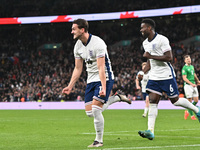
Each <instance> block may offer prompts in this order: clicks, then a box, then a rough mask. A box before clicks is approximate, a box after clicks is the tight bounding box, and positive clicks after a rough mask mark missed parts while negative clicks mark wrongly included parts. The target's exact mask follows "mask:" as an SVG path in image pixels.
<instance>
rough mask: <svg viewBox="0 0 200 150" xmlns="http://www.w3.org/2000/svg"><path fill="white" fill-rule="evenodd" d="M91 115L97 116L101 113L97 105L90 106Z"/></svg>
mask: <svg viewBox="0 0 200 150" xmlns="http://www.w3.org/2000/svg"><path fill="white" fill-rule="evenodd" d="M92 113H93V115H94V116H96V115H99V114H100V113H102V108H101V107H99V106H97V105H92Z"/></svg>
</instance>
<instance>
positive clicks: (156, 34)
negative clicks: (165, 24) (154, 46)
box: [149, 32, 158, 42]
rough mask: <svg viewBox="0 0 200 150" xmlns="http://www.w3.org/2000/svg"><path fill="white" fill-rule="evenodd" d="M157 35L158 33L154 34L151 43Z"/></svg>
mask: <svg viewBox="0 0 200 150" xmlns="http://www.w3.org/2000/svg"><path fill="white" fill-rule="evenodd" d="M157 35H158V33H157V32H156V33H155V35H154V37H153V39H152V40H151V41H153V40H154V39H155V38H156V36H157ZM151 41H149V42H151Z"/></svg>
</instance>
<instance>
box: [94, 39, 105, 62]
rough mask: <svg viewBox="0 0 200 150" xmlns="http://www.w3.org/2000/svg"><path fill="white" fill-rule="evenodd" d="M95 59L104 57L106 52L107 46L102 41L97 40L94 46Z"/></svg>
mask: <svg viewBox="0 0 200 150" xmlns="http://www.w3.org/2000/svg"><path fill="white" fill-rule="evenodd" d="M95 51H96V58H100V57H104V56H105V54H106V51H107V46H106V44H105V42H104V41H103V40H102V39H99V40H98V41H97V43H96V45H95Z"/></svg>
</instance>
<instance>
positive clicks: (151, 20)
mask: <svg viewBox="0 0 200 150" xmlns="http://www.w3.org/2000/svg"><path fill="white" fill-rule="evenodd" d="M141 23H146V24H148V25H150V26H151V27H152V28H153V29H155V28H156V23H155V21H154V20H153V19H150V18H145V19H143V20H142V22H141Z"/></svg>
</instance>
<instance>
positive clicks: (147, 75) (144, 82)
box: [136, 71, 149, 93]
mask: <svg viewBox="0 0 200 150" xmlns="http://www.w3.org/2000/svg"><path fill="white" fill-rule="evenodd" d="M139 74H140V75H143V78H142V80H141V81H140V83H141V86H142V93H146V86H147V82H148V80H149V74H148V73H146V74H144V72H143V71H139V72H138V74H137V76H136V78H137V79H138V75H139Z"/></svg>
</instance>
